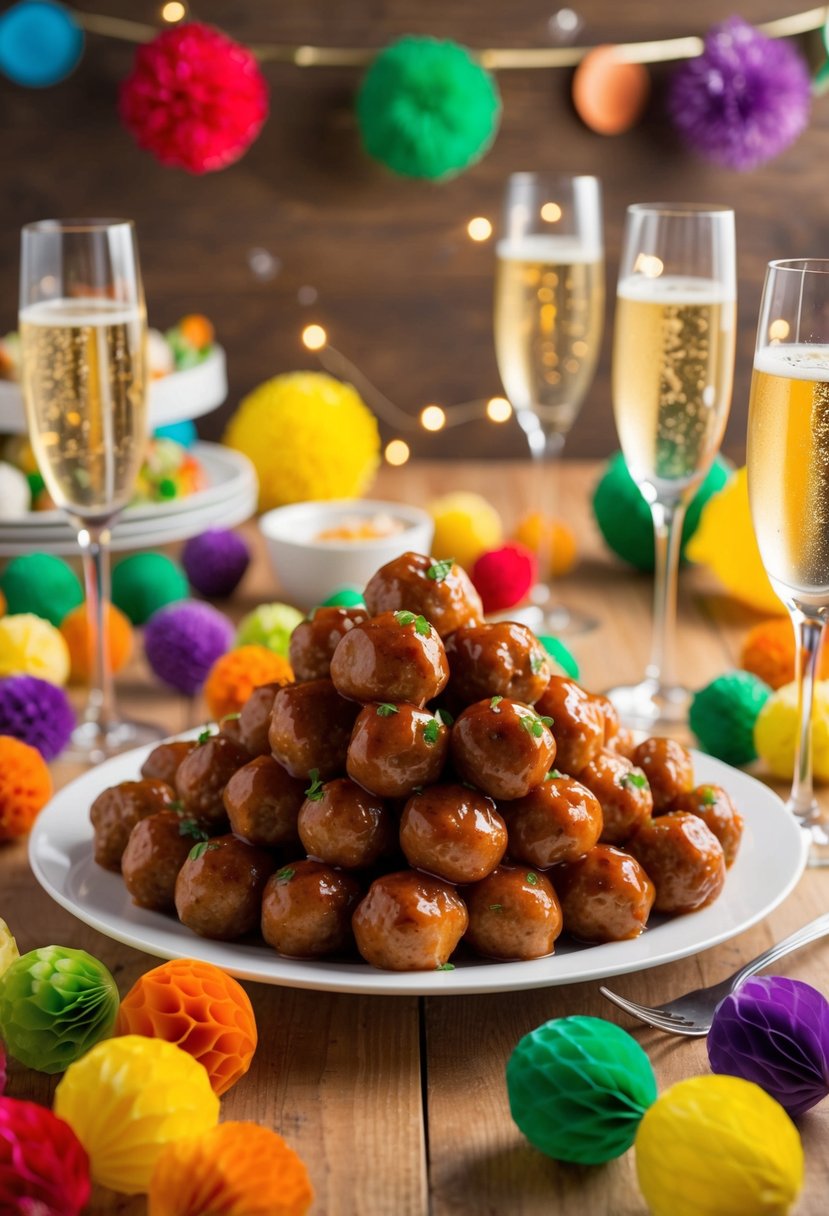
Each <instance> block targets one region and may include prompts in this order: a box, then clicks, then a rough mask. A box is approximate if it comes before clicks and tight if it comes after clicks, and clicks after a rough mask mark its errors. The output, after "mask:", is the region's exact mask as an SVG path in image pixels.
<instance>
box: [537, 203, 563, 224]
mask: <svg viewBox="0 0 829 1216" xmlns="http://www.w3.org/2000/svg"><path fill="white" fill-rule="evenodd" d="M541 218H542V219H543V220H546V221H547V223H548V224H555V223H557V222H558V220H560V219H561V207H559V205H558V203H544V205H543V206H542V208H541Z"/></svg>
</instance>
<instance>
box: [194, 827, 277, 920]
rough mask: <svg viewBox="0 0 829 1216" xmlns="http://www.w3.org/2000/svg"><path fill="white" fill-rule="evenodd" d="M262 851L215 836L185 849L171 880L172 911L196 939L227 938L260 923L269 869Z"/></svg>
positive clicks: (270, 864) (270, 862) (269, 861)
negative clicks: (173, 893) (173, 886)
mask: <svg viewBox="0 0 829 1216" xmlns="http://www.w3.org/2000/svg"><path fill="white" fill-rule="evenodd" d="M273 866H274V863H273V858H272V857H271V855H270V853H266V852H265V851H264V849H257V848H255V847H254V846H253V845H250V844H246V843H245V842H244V840H239V839H238V837H236V836H218V837H216V838H214V839H213V840H209V841H203V842H202V843H201V844H197V845H195V846H194V848H192V849H191V850H190V854H189V856H188V858H187V860H186V861H185V863H184V865H183V866H182V867H181V869H180V870H179V872H178V878H177V879H176V912H177V913H178V918H179V920H180V921H181V923H182V924H183V925H185V926H186V927H187V928H188V929H192V931H193V932H194V933H198V935H199V937H211V938H215V939H216V940H217V941H224V942H229V941H233V940H234V939H235V938H237V937H242V936H244V934H245V933H251V932H252V931H253V930H254V929H255V928H257V926H258V924H259V916H260V910H261V906H262V892H263V891H264V889H265V883H266V882H267V881H268V878H269V876H270V874H271V873H272V871H273Z"/></svg>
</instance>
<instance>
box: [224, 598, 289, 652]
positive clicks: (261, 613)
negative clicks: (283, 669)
mask: <svg viewBox="0 0 829 1216" xmlns="http://www.w3.org/2000/svg"><path fill="white" fill-rule="evenodd" d="M304 619H305V618H304V617H303V615H302V613H301V612H299V611H298V610H297V609H296V608H292V607H291V605H290V604H278V603H277V604H260V605H259V607H258V608H254V610H253V612H249V613H248V614H247V616H245V617H242V619H241V621H240V622H239V628H238V630H237V632H236V645H237V646H265V647H267V649H268V650H272V651H273V652H274V654H278V655H280V656H281V657H282V658H283V659H287V657H288V643H289V642H290V640H291V634H292V633H293V631H294V630H295V629H296V627H297V625H298V624H299V623H300V621H303V620H304Z"/></svg>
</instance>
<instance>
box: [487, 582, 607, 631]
mask: <svg viewBox="0 0 829 1216" xmlns="http://www.w3.org/2000/svg"><path fill="white" fill-rule="evenodd" d="M531 600H532V602H531V603H530V604H529V605H528V606H527V607H526V608H523V609H521V620H522V621H524V622H526V624H527V625H529V627H530V629H532V631H533V633H535V634H536V636H537V637H545V636H548V635H550V634H552V636H553V637H556V638H561V639H562V640H563V641H567V640H569V639H571V638H575V637H582V636H583V635H584V634H586V633H592V632H593V630H594V629H598V627H599V622H598V620H597V618H596V617H594V616H589V615H588V614H587V613H586V612H579V611H578V610H577V609H574V608H567V607H565V605H564V604H561V603H558V602H556V601H555V600H553V599H551V598H550V589H549V587H542V586H538V587H534V588H533V590H532V592H531ZM503 615H504V617H505V618H507V619H508V618H509V613H504V614H503Z"/></svg>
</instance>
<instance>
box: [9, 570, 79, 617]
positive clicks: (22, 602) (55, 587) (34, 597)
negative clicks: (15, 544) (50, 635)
mask: <svg viewBox="0 0 829 1216" xmlns="http://www.w3.org/2000/svg"><path fill="white" fill-rule="evenodd" d="M0 591H2V592H3V595H4V596H5V597H6V603H7V605H8V608H7V611H8V613H9V616H12V615H15V614H17V613H22V612H33V613H34V614H35V616H40V617H43V618H44V620H47V621H50V622H51V624H53V625H60V623H61V621H62V620H63V618H64V617H65V616H66V615H67V614H68V613H70V612H71V611H72V609H73V608H77V606H78V604H82V603H83V588H82V587H81V583H80V579H79V578H78V576H77V574H76V573H75V571H74V570H73V569H72V567H71V566H68V565H67V564H66V562H62V561H61V560H60V558H59V557H50V556H49V554H48V553H27V554H25V555H24V556H23V557H16V558H14V560H13V561H10V562H9V564H8V566H6V569H5V570H4V571H3V573H2V575H0Z"/></svg>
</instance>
